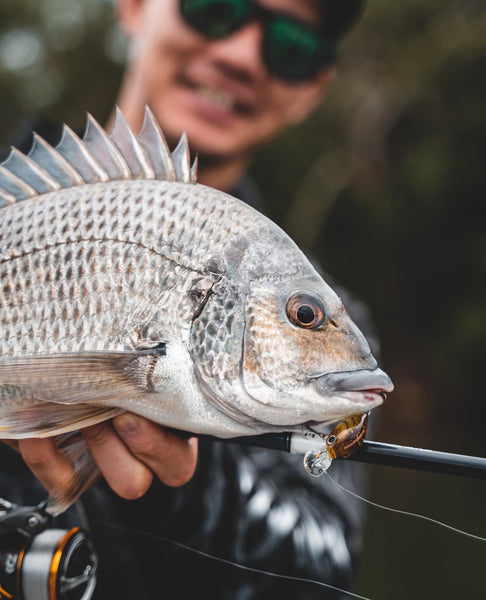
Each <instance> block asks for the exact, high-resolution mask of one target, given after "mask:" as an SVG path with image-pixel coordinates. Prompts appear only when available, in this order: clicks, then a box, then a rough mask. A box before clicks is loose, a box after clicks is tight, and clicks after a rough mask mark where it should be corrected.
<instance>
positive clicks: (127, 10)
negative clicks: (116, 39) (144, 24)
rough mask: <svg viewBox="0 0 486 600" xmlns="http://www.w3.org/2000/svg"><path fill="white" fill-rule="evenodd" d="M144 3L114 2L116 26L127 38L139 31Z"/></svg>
mask: <svg viewBox="0 0 486 600" xmlns="http://www.w3.org/2000/svg"><path fill="white" fill-rule="evenodd" d="M145 3H146V2H145V0H115V14H116V18H117V21H118V24H119V25H120V28H121V29H122V31H123V32H124V33H125V35H126V36H127V37H129V38H131V37H132V36H133V35H134V34H135V33H136V32H137V31H138V30H139V27H140V20H141V17H142V13H143V8H144V5H145Z"/></svg>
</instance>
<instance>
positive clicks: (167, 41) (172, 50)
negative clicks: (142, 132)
mask: <svg viewBox="0 0 486 600" xmlns="http://www.w3.org/2000/svg"><path fill="white" fill-rule="evenodd" d="M259 1H260V3H261V4H262V5H263V6H265V7H267V8H270V9H274V10H279V11H285V12H286V13H288V14H290V15H292V16H295V17H297V18H299V19H301V20H304V21H308V22H309V23H312V24H318V23H319V0H259ZM119 9H120V10H119V14H120V18H121V21H122V24H123V26H124V29H125V31H126V32H127V33H128V35H129V36H130V38H131V42H132V55H131V66H130V69H131V75H132V79H131V85H134V83H133V82H135V85H136V86H137V87H138V88H139V95H140V96H141V97H142V99H143V100H144V101H146V102H147V104H148V105H149V107H150V108H151V110H152V111H153V112H154V114H155V116H156V118H157V119H158V121H159V123H160V125H161V127H162V129H163V131H164V133H165V135H166V136H167V137H168V139H169V140H170V141H171V142H172V143H173V142H174V141H175V140H177V139H178V138H179V136H180V134H181V132H182V131H186V133H187V135H188V137H189V141H190V145H191V149H192V150H194V151H196V152H198V153H200V154H201V155H202V156H213V157H216V158H221V157H225V158H228V157H245V156H250V155H251V154H252V152H253V151H254V150H255V149H256V148H258V147H260V146H262V145H263V144H264V143H265V142H266V141H268V140H269V139H271V138H273V137H274V136H275V135H276V134H277V133H279V132H280V131H281V130H282V129H285V128H286V127H287V126H288V125H291V124H294V123H296V122H298V121H300V120H301V119H302V118H303V117H304V116H305V115H306V114H307V113H308V112H310V111H311V110H312V108H313V107H314V106H315V104H316V103H317V102H318V101H319V100H320V98H321V96H322V95H323V93H324V90H325V88H326V87H327V83H328V81H329V79H330V77H331V69H327V70H322V71H321V72H320V73H319V74H318V75H316V76H315V77H314V78H313V79H312V80H310V81H305V82H303V83H299V84H290V83H286V82H284V81H282V80H280V79H278V78H277V77H275V76H272V75H271V74H270V73H269V72H268V71H267V69H266V67H265V65H264V63H263V61H262V58H261V42H262V26H261V24H260V23H259V22H258V21H254V22H251V23H248V24H247V25H246V26H244V27H243V28H242V29H240V30H238V31H236V32H235V33H233V34H232V35H230V36H228V37H226V38H222V39H219V40H210V39H208V38H206V37H203V36H202V35H200V34H198V33H197V32H195V31H194V30H193V29H192V28H191V27H190V26H189V25H187V24H186V23H185V21H184V20H183V17H182V16H181V15H180V12H179V2H178V0H121V2H120V6H119Z"/></svg>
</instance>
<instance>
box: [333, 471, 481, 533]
mask: <svg viewBox="0 0 486 600" xmlns="http://www.w3.org/2000/svg"><path fill="white" fill-rule="evenodd" d="M324 475H326V476H327V477H328V479H330V480H331V481H332V482H333V483H334V485H337V487H338V488H339V489H341V490H342V491H343V492H346V493H347V494H350V495H351V496H354V497H355V498H357V499H358V500H361V501H362V502H366V503H367V504H370V505H371V506H374V507H376V508H381V509H383V510H387V511H389V512H393V513H397V514H400V515H406V516H408V517H415V518H417V519H423V520H424V521H429V522H430V523H433V524H434V525H439V526H440V527H444V528H445V529H450V530H451V531H454V532H455V533H459V534H461V535H463V536H465V537H469V538H471V539H473V540H478V541H480V542H486V537H482V536H480V535H475V534H474V533H469V532H467V531H463V530H462V529H458V528H457V527H453V526H452V525H448V524H447V523H443V522H442V521H438V520H437V519H433V518H432V517H426V516H425V515H419V514H417V513H413V512H408V511H406V510H400V509H398V508H391V507H390V506H384V505H383V504H378V503H377V502H373V501H372V500H368V499H367V498H363V497H362V496H360V495H359V494H356V493H355V492H352V491H351V490H348V489H346V488H345V487H343V486H342V485H341V484H340V483H338V482H337V481H336V480H335V479H333V478H332V477H331V476H330V475H329V473H324Z"/></svg>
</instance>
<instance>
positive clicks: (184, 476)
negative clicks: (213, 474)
mask: <svg viewBox="0 0 486 600" xmlns="http://www.w3.org/2000/svg"><path fill="white" fill-rule="evenodd" d="M113 426H114V428H115V429H116V431H117V432H118V434H119V435H120V437H121V438H122V439H123V441H124V442H125V444H126V445H127V446H128V447H129V448H130V450H131V451H132V452H133V454H134V455H135V456H136V457H137V458H139V459H140V460H141V461H143V462H144V463H145V464H146V465H147V466H148V467H149V468H150V469H151V470H152V471H153V472H154V473H155V475H156V476H157V477H158V478H159V479H160V481H162V482H163V483H165V484H166V485H169V486H171V487H179V486H181V485H184V484H185V483H187V482H188V481H189V480H190V479H191V477H192V476H193V475H194V471H195V469H196V464H197V439H196V438H189V439H182V438H180V437H178V436H176V435H174V434H172V433H169V432H168V431H166V430H164V429H162V428H161V427H159V426H158V425H156V424H155V423H152V422H151V421H148V420H147V419H144V418H142V417H139V416H137V415H133V414H131V413H125V414H123V415H120V416H119V417H115V418H114V419H113Z"/></svg>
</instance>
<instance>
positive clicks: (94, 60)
mask: <svg viewBox="0 0 486 600" xmlns="http://www.w3.org/2000/svg"><path fill="white" fill-rule="evenodd" d="M368 4H369V6H368V9H367V11H366V14H365V19H364V21H363V23H362V25H361V27H360V28H359V29H358V30H356V31H355V32H354V33H353V34H352V35H351V36H350V37H349V38H348V39H347V41H346V43H345V44H344V45H343V48H342V56H341V58H340V69H339V74H338V77H337V80H336V81H335V83H334V85H333V87H332V89H331V91H330V93H329V95H328V98H327V99H326V101H325V102H324V103H323V105H322V108H321V109H319V111H318V112H317V113H316V114H315V115H314V116H313V117H312V118H311V119H310V120H309V121H308V122H307V123H306V124H304V125H303V126H301V127H299V128H296V129H295V130H292V131H290V132H288V133H287V134H286V135H285V136H284V137H283V138H282V139H280V140H279V142H278V143H276V144H274V145H273V146H272V147H270V148H268V149H266V150H265V152H262V153H261V154H260V155H259V156H258V157H257V160H256V162H255V164H254V165H253V167H252V173H253V175H254V177H255V179H256V180H257V182H258V184H259V185H260V187H261V189H262V190H263V195H264V197H265V201H266V203H267V205H268V207H269V212H270V215H271V216H272V217H273V218H274V219H275V220H276V221H277V222H278V223H279V224H280V225H282V226H283V227H284V229H285V230H286V231H287V232H288V233H289V234H290V235H291V236H292V237H293V238H294V239H295V240H296V241H297V242H298V243H299V244H300V245H302V246H305V247H306V248H307V249H309V250H311V251H312V252H313V253H314V254H315V255H316V256H317V258H318V259H319V260H320V261H321V263H322V264H323V265H324V267H325V269H326V270H327V271H328V272H329V273H330V274H331V275H332V276H333V277H334V278H336V279H337V280H338V281H340V282H341V283H343V284H345V285H346V286H347V287H349V288H350V289H351V290H353V291H354V292H355V293H356V294H357V295H358V296H359V297H360V298H361V299H363V300H364V301H365V302H366V303H367V305H368V306H369V308H370V310H371V313H372V315H373V318H374V321H375V324H376V328H377V330H378V333H379V337H380V340H381V346H382V347H381V354H382V364H383V367H384V368H385V369H386V370H387V371H388V372H389V374H390V375H391V377H392V379H393V380H394V382H395V385H396V391H395V392H393V394H391V395H390V396H389V399H388V402H387V403H386V404H385V405H384V406H383V407H382V408H380V409H378V413H379V416H378V429H377V431H376V432H375V433H374V439H377V440H381V441H390V442H394V443H398V444H405V445H412V446H419V447H426V448H433V449H436V450H444V451H449V452H457V453H464V454H473V455H477V456H485V455H486V451H485V449H484V440H485V436H484V430H485V425H484V423H485V420H486V409H485V403H486V394H485V385H484V376H485V373H486V360H485V351H484V346H485V344H486V294H485V288H486V283H485V282H486V277H485V276H486V227H485V221H486V219H485V216H486V209H485V204H486V7H485V4H484V0H402V1H401V2H396V1H390V0H370V1H369V3H368ZM124 51H125V46H124V42H123V39H122V37H121V35H120V34H119V32H118V31H117V29H116V27H115V26H114V25H113V19H112V3H111V2H110V1H107V0H104V1H103V0H83V1H80V0H16V1H12V0H2V2H1V4H0V145H1V144H5V143H9V141H10V140H11V138H12V136H13V135H14V131H16V129H17V127H18V125H19V123H20V122H21V121H22V120H23V119H24V118H25V117H26V116H28V115H29V114H31V113H39V112H40V113H43V114H45V115H46V116H48V117H49V118H51V119H54V120H58V121H67V122H68V123H69V125H70V126H71V127H74V128H82V127H83V124H84V119H85V113H86V111H89V112H91V113H92V114H93V115H94V116H95V117H96V118H97V119H99V120H101V122H103V120H104V119H105V118H106V117H107V115H108V113H109V112H110V110H111V108H112V105H113V102H114V99H115V94H116V90H117V86H118V83H119V81H120V76H121V70H122V64H123V58H124ZM370 472H371V480H370V486H369V490H368V493H367V496H368V497H369V498H370V499H373V500H375V501H377V502H380V503H382V504H386V505H389V506H393V507H395V508H401V509H403V510H406V511H414V512H419V513H421V514H425V515H428V516H431V517H434V518H436V519H439V520H443V521H446V522H448V523H450V524H453V525H455V526H457V527H460V528H464V529H466V530H468V531H471V532H475V533H477V534H479V535H483V536H486V518H485V508H486V486H485V484H484V482H479V481H474V480H469V479H466V478H462V477H452V476H443V475H430V474H425V473H417V472H413V471H406V470H399V469H391V468H385V467H374V468H372V469H371V471H370ZM331 474H332V471H331ZM485 557H486V547H485V545H484V543H480V542H478V541H473V540H470V539H466V538H463V537H461V536H459V535H457V534H455V533H453V532H451V531H446V530H443V529H439V528H437V527H436V526H434V525H432V524H429V523H426V522H424V521H419V520H413V519H411V518H410V517H406V516H401V515H396V514H391V513H386V512H384V511H381V510H377V509H375V508H370V509H369V510H368V512H367V529H366V546H365V552H364V556H363V565H362V573H361V579H360V585H359V589H358V590H357V591H358V592H359V593H361V594H363V595H365V596H370V597H371V598H373V600H389V599H390V598H392V599H397V600H400V599H404V600H405V599H407V600H408V599H409V598H411V597H414V598H433V599H435V598H440V599H442V600H447V599H453V598H454V599H455V598H457V597H461V598H462V597H475V598H477V597H481V596H482V594H484V584H483V577H484V564H485Z"/></svg>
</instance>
